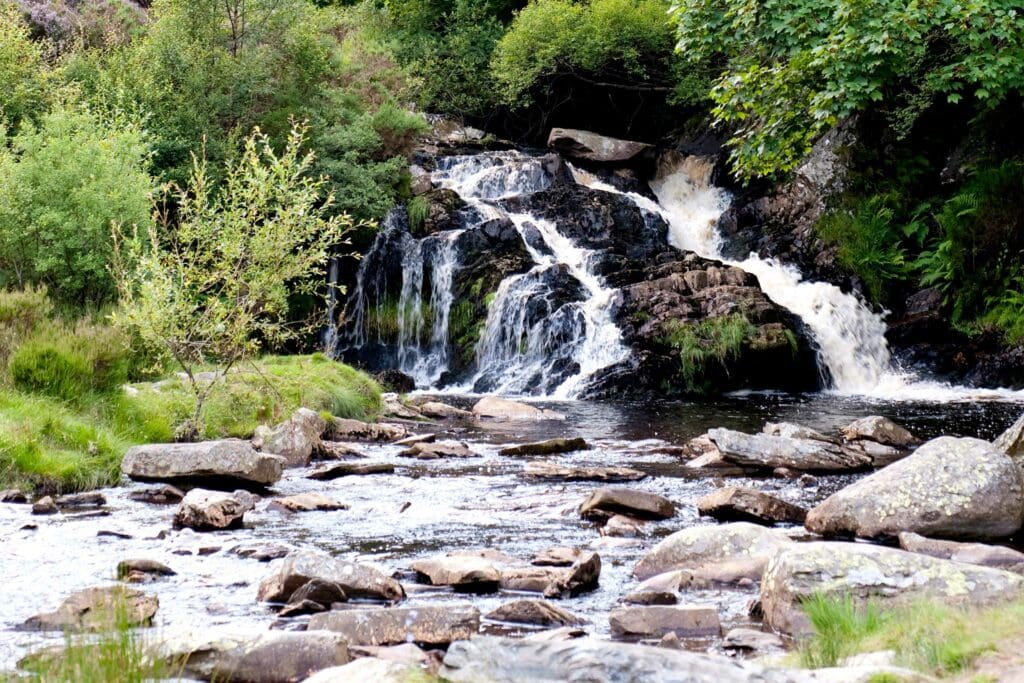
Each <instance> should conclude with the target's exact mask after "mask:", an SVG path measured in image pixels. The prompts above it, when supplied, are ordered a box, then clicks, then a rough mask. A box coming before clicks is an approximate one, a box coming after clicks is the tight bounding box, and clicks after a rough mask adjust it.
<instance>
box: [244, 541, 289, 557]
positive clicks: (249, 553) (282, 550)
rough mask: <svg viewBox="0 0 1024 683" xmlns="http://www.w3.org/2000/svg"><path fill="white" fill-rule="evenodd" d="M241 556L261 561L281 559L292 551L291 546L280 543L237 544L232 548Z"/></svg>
mask: <svg viewBox="0 0 1024 683" xmlns="http://www.w3.org/2000/svg"><path fill="white" fill-rule="evenodd" d="M231 552H233V553H234V554H235V555H238V556H239V557H247V558H250V559H253V560H257V561H259V562H270V561H271V560H279V559H281V558H282V557H285V556H286V555H288V553H289V552H291V548H290V547H288V546H286V545H281V544H278V543H256V544H247V545H239V546H235V547H234V548H232V549H231Z"/></svg>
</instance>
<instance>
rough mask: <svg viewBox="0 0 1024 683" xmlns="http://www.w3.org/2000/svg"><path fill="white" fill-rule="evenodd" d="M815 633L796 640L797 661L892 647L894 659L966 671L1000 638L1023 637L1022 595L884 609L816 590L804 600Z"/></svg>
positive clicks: (833, 660) (935, 671)
mask: <svg viewBox="0 0 1024 683" xmlns="http://www.w3.org/2000/svg"><path fill="white" fill-rule="evenodd" d="M803 607H804V613H805V614H806V615H807V617H808V619H809V620H810V622H811V625H812V626H813V627H814V635H813V636H811V637H810V638H808V639H807V640H805V641H804V642H802V643H801V644H800V648H799V651H798V655H799V659H800V664H801V665H803V666H805V667H810V668H822V667H829V666H836V665H837V664H838V663H839V662H840V661H841V660H842V659H844V658H845V657H849V656H850V655H854V654H858V653H864V652H877V651H881V650H893V651H894V652H895V653H896V661H897V663H898V664H900V665H901V666H905V667H908V668H911V669H915V670H917V671H921V672H924V673H927V674H930V675H935V676H940V677H945V676H954V675H959V674H961V673H963V672H965V671H967V670H968V669H969V668H970V667H971V666H972V665H973V664H974V662H975V661H976V660H977V658H978V657H979V656H981V655H982V654H984V653H986V652H990V651H992V650H995V649H996V648H997V647H998V644H999V643H1000V642H1001V641H1007V640H1014V641H1017V640H1020V639H1022V638H1024V600H1017V601H1014V602H1010V603H1007V604H1004V605H998V606H994V607H987V608H959V607H954V606H950V605H946V604H943V603H940V602H937V601H934V600H919V601H915V602H912V603H909V604H905V605H901V606H898V607H896V608H894V609H888V610H883V609H881V608H880V607H879V605H878V604H877V603H874V602H871V601H869V602H868V603H867V604H863V603H857V602H856V601H854V599H853V598H852V597H850V596H823V595H816V596H814V597H812V598H811V599H809V600H807V601H806V602H805V603H804V606H803Z"/></svg>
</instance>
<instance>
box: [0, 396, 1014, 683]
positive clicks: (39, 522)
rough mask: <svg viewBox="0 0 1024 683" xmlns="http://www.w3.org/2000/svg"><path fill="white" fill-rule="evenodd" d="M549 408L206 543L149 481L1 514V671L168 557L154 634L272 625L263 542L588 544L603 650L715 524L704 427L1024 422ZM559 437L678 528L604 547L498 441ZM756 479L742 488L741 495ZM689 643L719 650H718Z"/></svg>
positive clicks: (726, 598)
mask: <svg viewBox="0 0 1024 683" xmlns="http://www.w3.org/2000/svg"><path fill="white" fill-rule="evenodd" d="M444 400H445V401H448V402H452V403H456V404H461V405H463V406H466V405H469V403H470V402H471V399H467V398H461V399H460V398H459V397H452V396H445V397H444ZM540 405H543V406H545V407H552V408H554V409H556V410H558V411H560V412H563V413H565V414H566V415H567V420H566V421H564V422H543V423H495V424H492V425H490V426H486V427H483V426H480V425H473V424H467V425H462V424H457V423H451V424H449V425H439V426H435V427H433V428H429V427H424V428H423V429H422V430H421V431H445V430H447V431H448V432H449V434H450V435H451V436H453V437H454V438H458V439H461V440H465V441H467V442H469V443H470V445H471V447H472V448H474V450H476V451H477V452H479V453H480V454H481V455H482V457H480V458H472V459H449V460H435V461H427V462H421V461H414V460H409V459H402V458H398V457H396V456H397V453H398V451H399V450H400V448H398V447H395V446H390V445H368V444H359V445H358V446H357V447H358V448H359V449H360V450H361V451H362V452H364V453H365V454H366V455H367V456H368V460H369V461H373V462H378V461H379V462H392V463H394V464H395V465H396V466H397V469H396V471H395V473H394V474H387V475H383V474H378V475H370V476H352V477H345V478H342V479H338V480H335V481H331V482H319V481H312V480H309V479H306V478H305V474H307V473H308V470H303V469H297V470H286V473H285V477H284V478H283V479H282V481H281V482H280V483H279V484H278V485H276V486H275V487H274V489H273V492H272V493H273V494H285V495H287V494H294V493H299V492H303V491H317V492H320V493H324V494H326V495H328V496H330V497H333V498H336V499H337V500H339V501H341V502H344V503H347V504H349V505H350V509H349V510H345V511H337V512H313V513H302V514H285V513H278V512H272V511H265V509H264V508H265V507H266V501H263V502H261V503H260V504H259V505H257V509H256V510H255V511H253V512H250V513H248V514H247V515H246V524H245V528H244V529H239V530H235V531H228V532H216V533H203V534H199V533H195V532H192V531H189V530H185V531H172V530H171V518H172V515H173V512H174V507H173V506H154V505H150V504H145V503H138V502H133V501H131V500H129V499H128V497H127V496H128V493H129V492H130V491H131V490H133V489H135V488H140V487H142V486H143V485H140V484H127V485H125V486H123V487H120V488H115V489H110V490H107V491H106V492H105V493H106V495H107V498H108V506H107V507H106V508H105V510H106V511H107V512H109V514H108V515H106V516H99V517H96V516H76V515H72V514H61V515H55V516H53V517H33V516H32V515H31V514H30V510H29V506H26V505H0V543H2V551H0V576H2V586H3V588H2V590H0V672H2V671H4V670H9V669H11V668H12V667H13V666H14V665H15V662H16V661H17V660H18V659H19V658H20V657H22V656H24V655H25V654H26V653H27V652H29V651H30V650H32V649H34V648H36V647H38V646H39V645H41V644H44V643H46V642H53V641H54V640H57V641H59V640H60V638H61V636H59V635H44V634H38V633H26V632H21V631H17V630H16V629H15V627H16V626H17V625H18V624H20V623H21V622H23V621H24V620H25V619H26V618H28V617H29V616H31V615H33V614H36V613H39V612H42V611H49V610H52V609H54V608H56V607H57V606H58V605H59V604H60V602H61V601H62V600H63V599H64V598H65V597H66V596H67V595H68V594H70V593H71V592H73V591H75V590H79V589H82V588H87V587H90V586H94V585H102V584H108V583H112V582H113V581H114V578H115V568H116V565H117V563H118V561H120V560H122V559H126V558H147V559H153V560H159V561H161V562H164V563H166V564H168V565H170V566H171V567H172V568H173V569H174V570H175V571H177V575H176V576H172V577H168V578H165V579H161V580H159V581H156V582H153V583H148V584H144V585H142V586H141V588H142V589H143V590H144V591H146V592H148V593H151V594H156V595H157V596H159V599H160V608H159V611H158V612H157V616H156V619H155V624H154V626H155V628H156V629H157V631H159V630H160V629H164V628H175V627H182V626H207V625H235V626H255V627H269V626H270V625H271V624H272V623H274V621H275V618H276V617H275V614H274V612H273V611H272V610H271V609H270V608H269V607H267V606H266V605H261V604H259V603H257V602H256V589H257V585H258V584H259V581H260V580H261V579H262V578H263V577H264V576H266V575H267V574H268V573H270V572H271V571H272V568H273V566H274V563H269V564H268V563H262V562H259V561H256V560H253V559H244V558H241V557H239V556H237V555H236V554H234V553H233V552H231V549H232V548H234V547H235V546H238V545H249V544H252V543H266V542H273V543H280V544H285V545H288V546H292V547H296V548H314V549H320V550H324V551H327V552H329V553H333V554H336V555H338V556H340V557H344V558H347V559H359V560H360V561H367V562H371V563H375V564H378V565H379V566H381V567H383V568H385V569H386V570H388V571H389V572H392V571H399V570H402V569H407V568H408V566H409V563H410V562H411V561H413V560H416V559H421V558H426V557H430V556H433V555H438V554H444V553H447V552H449V551H452V550H459V549H473V548H492V549H496V550H500V551H502V552H504V553H506V554H508V555H511V556H513V557H517V558H522V559H524V560H528V559H529V558H530V557H532V556H533V555H534V554H535V553H537V552H539V551H541V550H544V549H546V548H549V547H551V546H558V545H568V546H578V547H585V548H590V549H593V550H596V551H597V552H598V553H599V554H600V555H601V558H602V561H603V568H602V574H601V585H600V588H599V589H598V590H596V591H594V592H591V593H586V594H584V595H581V596H579V597H576V598H572V599H568V600H563V601H559V604H560V606H562V607H564V608H566V609H568V610H569V611H571V612H574V613H576V614H578V615H580V616H582V617H584V618H585V619H586V620H587V622H588V623H587V624H586V625H585V627H584V628H585V629H586V630H587V631H588V632H589V633H592V634H594V635H597V636H599V637H600V636H607V634H608V620H607V615H608V612H609V610H611V609H612V608H613V607H615V606H616V605H617V603H618V601H619V599H620V598H621V597H622V596H623V595H624V594H625V593H627V592H629V591H630V590H631V589H632V586H633V585H635V580H634V579H632V577H631V576H630V570H631V569H632V567H633V565H634V564H635V562H636V561H637V560H638V559H639V558H640V557H641V556H642V554H643V553H644V552H645V551H646V550H648V549H649V548H651V547H652V546H653V545H654V544H655V543H656V542H657V541H658V540H659V539H660V538H662V537H664V536H665V535H667V534H669V533H671V532H673V531H676V530H679V529H681V528H684V527H687V526H692V525H698V524H711V523H714V522H713V521H711V520H707V519H702V518H699V517H698V516H697V512H696V508H695V506H694V503H695V501H696V500H697V499H698V498H699V497H701V496H702V495H704V494H706V493H708V492H709V491H710V490H712V488H713V483H712V481H711V480H710V479H707V478H695V477H693V476H692V475H690V476H688V475H687V470H686V469H685V468H684V467H683V466H682V462H681V461H680V459H679V458H678V457H677V456H674V455H670V454H668V453H666V452H664V449H665V447H666V446H673V445H681V444H683V443H684V442H685V441H686V440H687V439H689V438H690V437H693V436H696V435H698V434H701V433H703V432H704V431H706V430H707V429H708V428H711V427H729V428H734V429H741V430H745V431H759V430H760V429H761V427H762V425H763V424H764V423H765V422H766V421H773V422H777V421H791V422H799V423H801V424H805V425H807V426H810V427H813V428H816V429H819V430H822V431H826V432H830V431H834V430H836V429H837V428H839V427H841V426H843V425H845V424H847V423H848V422H850V421H851V420H853V419H855V418H857V417H861V416H864V415H870V414H881V415H885V416H887V417H890V418H892V419H894V420H896V421H897V422H899V423H901V424H903V425H905V426H906V427H908V428H909V429H910V430H911V431H913V432H914V433H915V434H917V435H918V436H920V437H923V438H931V437H934V436H938V435H940V434H951V435H963V436H979V437H981V438H986V439H988V438H992V437H994V436H995V435H997V434H998V433H999V432H1000V431H1002V430H1003V429H1004V428H1005V427H1007V426H1008V425H1009V424H1010V423H1011V422H1012V421H1013V420H1014V419H1016V418H1017V417H1018V416H1019V413H1020V411H1021V409H1022V408H1021V406H1020V404H1011V403H982V402H975V403H946V404H912V403H878V402H864V401H859V400H854V399H846V398H838V397H831V396H828V395H813V396H804V397H793V396H780V395H771V394H764V395H762V394H757V395H749V396H745V397H737V398H732V399H728V400H722V401H717V402H713V403H711V402H704V403H679V402H674V403H664V404H650V403H648V404H643V405H632V404H616V403H598V402H563V403H555V404H540ZM555 436H582V437H584V438H586V439H587V440H588V441H589V442H590V443H591V444H592V445H593V446H594V448H593V449H592V450H589V451H583V452H578V453H574V454H567V455H562V456H555V457H554V458H553V459H554V460H557V461H561V462H566V463H572V464H574V465H626V466H629V467H633V468H637V469H640V470H643V471H645V472H647V473H648V474H649V475H650V476H648V477H647V478H646V479H645V480H643V481H640V482H636V483H633V484H629V486H631V487H635V488H639V489H643V490H646V491H651V492H655V493H659V494H661V495H664V496H667V497H668V498H670V499H671V500H673V501H674V502H675V503H676V505H677V507H678V513H677V515H676V516H675V517H674V518H673V519H671V520H668V521H665V522H658V523H650V524H648V526H647V527H646V529H647V532H648V535H647V536H645V537H643V538H641V539H636V540H634V539H604V538H602V537H601V536H600V535H599V534H598V531H597V529H596V528H595V527H594V526H593V525H592V524H590V523H588V522H585V521H582V520H581V519H580V518H579V517H578V515H577V514H576V510H575V508H576V506H577V505H579V503H580V502H582V500H583V499H584V498H585V497H586V495H587V493H588V491H589V490H591V489H593V488H596V487H598V486H600V484H597V483H593V482H580V483H566V484H562V483H554V484H553V483H538V482H532V481H530V480H527V479H526V478H524V477H522V476H521V470H522V467H523V464H524V462H526V461H527V460H528V458H510V457H502V456H499V455H497V450H498V448H499V447H500V446H502V445H506V444H511V443H522V442H527V441H534V440H538V439H543V438H551V437H555ZM659 450H661V451H662V452H659ZM850 480H851V476H850V475H846V476H837V477H819V483H818V485H817V486H812V487H808V488H802V487H800V486H798V485H797V484H796V483H795V482H794V481H793V480H787V479H773V478H769V479H759V480H757V481H756V482H753V483H754V485H755V486H756V487H757V488H759V489H761V490H764V491H767V492H769V493H773V494H775V495H777V496H780V497H782V498H784V499H786V500H789V501H791V502H795V503H799V504H801V505H804V506H811V505H813V504H815V503H816V502H817V501H819V500H821V499H822V498H824V497H825V496H826V495H828V494H829V493H831V492H833V491H834V490H836V489H837V488H839V487H840V486H842V485H844V484H846V483H848V482H849V481H850ZM750 481H751V480H749V479H745V478H737V479H731V480H730V483H750ZM106 532H117V533H118V534H123V535H127V536H130V538H122V537H119V536H113V535H109V534H108V533H106ZM794 533H798V532H797V530H794ZM201 553H203V554H201ZM206 553H209V554H206ZM533 597H539V596H536V595H534V596H533ZM754 597H756V592H755V591H742V590H722V591H704V592H691V593H687V594H686V595H685V596H684V597H683V599H682V601H681V604H715V605H717V606H718V607H719V610H720V613H721V618H722V622H723V626H724V627H725V628H728V627H729V626H731V625H736V624H742V623H745V622H746V621H747V618H746V616H745V615H746V611H747V604H748V602H749V601H750V600H751V599H752V598H754ZM510 599H512V596H510V595H507V594H493V595H488V596H472V595H462V594H455V593H450V592H445V591H443V590H429V591H425V592H420V591H417V592H415V593H410V597H409V599H408V601H407V604H408V605H413V606H414V605H417V604H438V603H444V602H459V603H467V602H468V603H472V604H474V605H475V606H477V607H478V608H479V609H480V610H481V612H482V613H486V612H488V611H490V610H491V609H493V608H494V607H497V606H498V605H499V604H501V603H502V602H507V601H508V600H510ZM299 624H301V620H294V621H293V622H292V623H291V624H288V625H284V626H286V627H295V626H298V625H299ZM486 628H495V629H496V628H498V627H496V626H494V625H489V626H487V627H486ZM691 645H692V646H693V647H698V648H714V647H715V643H713V642H708V643H694V644H691Z"/></svg>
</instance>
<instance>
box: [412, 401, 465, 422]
mask: <svg viewBox="0 0 1024 683" xmlns="http://www.w3.org/2000/svg"><path fill="white" fill-rule="evenodd" d="M419 410H420V412H421V413H423V414H424V415H425V416H427V417H432V418H435V419H438V420H465V419H468V418H471V417H473V413H471V412H470V411H468V410H463V409H462V408H456V407H455V406H450V405H448V404H447V403H441V402H440V401H427V402H426V403H421V404H420V405H419Z"/></svg>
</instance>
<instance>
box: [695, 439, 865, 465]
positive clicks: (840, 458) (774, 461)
mask: <svg viewBox="0 0 1024 683" xmlns="http://www.w3.org/2000/svg"><path fill="white" fill-rule="evenodd" d="M708 438H710V439H711V440H712V441H714V442H715V445H716V446H718V450H719V451H721V454H722V457H723V458H725V459H726V460H728V461H729V462H733V463H736V464H737V465H742V466H744V467H757V468H767V469H774V468H776V467H786V468H789V469H791V470H798V471H802V472H845V471H854V470H860V469H864V468H865V467H869V466H870V465H871V459H870V458H869V457H867V456H865V455H864V454H861V453H856V452H851V451H848V450H845V449H843V448H842V447H840V446H836V445H835V444H831V443H828V442H825V441H819V440H817V439H793V438H789V437H785V436H771V435H768V434H744V433H743V432H736V431H733V430H731V429H712V430H709V431H708Z"/></svg>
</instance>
